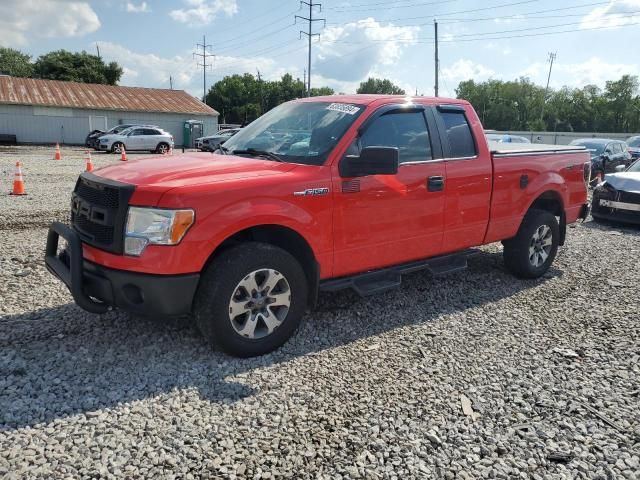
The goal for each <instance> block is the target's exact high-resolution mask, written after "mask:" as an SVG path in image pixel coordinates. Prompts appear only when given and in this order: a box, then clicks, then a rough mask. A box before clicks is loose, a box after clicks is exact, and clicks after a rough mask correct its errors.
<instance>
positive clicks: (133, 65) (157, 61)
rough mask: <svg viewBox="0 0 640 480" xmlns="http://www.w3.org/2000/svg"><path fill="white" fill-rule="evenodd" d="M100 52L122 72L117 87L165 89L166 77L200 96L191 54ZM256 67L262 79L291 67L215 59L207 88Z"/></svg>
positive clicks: (103, 45)
mask: <svg viewBox="0 0 640 480" xmlns="http://www.w3.org/2000/svg"><path fill="white" fill-rule="evenodd" d="M99 45H100V53H101V54H102V56H103V57H104V59H105V60H106V61H117V62H118V63H119V64H120V65H121V66H122V67H123V69H124V73H123V76H122V78H121V80H120V84H121V85H128V86H138V87H151V88H169V77H170V76H171V77H172V79H173V88H175V89H179V90H186V91H188V92H189V93H191V94H192V95H194V96H196V97H201V96H202V68H199V67H198V66H197V65H196V62H195V61H194V60H193V55H192V53H191V51H185V52H183V53H182V54H179V55H175V56H173V57H162V56H160V55H155V54H150V53H138V52H134V51H132V50H130V49H128V48H126V47H124V46H122V45H119V44H116V43H111V42H99ZM256 68H258V69H260V73H262V74H263V75H264V78H265V79H274V78H279V77H280V76H281V75H283V74H284V73H286V71H290V72H291V71H292V70H293V69H292V68H285V66H282V65H278V64H277V63H276V62H275V61H274V60H272V59H269V58H242V57H225V56H218V57H216V61H215V63H214V66H213V71H207V88H209V87H210V86H211V85H212V84H213V83H214V82H215V81H217V80H219V79H220V77H221V76H224V75H230V74H232V73H243V72H251V73H253V74H255V71H256Z"/></svg>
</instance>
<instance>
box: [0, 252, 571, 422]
mask: <svg viewBox="0 0 640 480" xmlns="http://www.w3.org/2000/svg"><path fill="white" fill-rule="evenodd" d="M560 275H562V272H561V271H558V270H555V269H552V270H550V271H549V272H548V273H547V275H546V276H545V277H546V278H542V279H539V280H535V281H534V280H532V281H521V280H515V279H514V278H513V277H512V276H510V275H509V274H508V273H507V272H506V271H505V270H504V266H503V263H502V256H501V255H500V254H498V253H488V252H481V253H480V255H478V256H477V257H475V258H473V259H471V260H470V263H469V269H468V270H467V271H464V272H460V273H456V274H452V275H449V276H444V277H435V278H432V277H431V276H430V275H429V274H428V273H425V272H422V273H415V274H412V275H408V276H406V277H405V278H404V280H403V286H402V288H401V289H400V290H399V291H393V292H389V293H386V294H383V295H380V296H378V297H374V298H371V297H369V298H366V299H361V298H359V297H357V296H356V295H355V294H353V293H351V292H339V293H334V294H323V295H321V298H320V302H319V305H318V308H317V310H316V311H314V312H312V313H310V314H308V315H307V317H306V318H305V321H304V323H303V326H302V327H301V329H300V330H299V331H298V332H297V334H296V335H295V336H294V338H292V339H291V340H290V341H289V342H288V343H287V344H286V345H285V346H283V347H282V348H281V349H279V350H278V351H276V352H273V353H271V354H269V355H265V356H262V357H258V358H252V359H234V358H230V357H227V356H225V355H223V354H221V353H219V352H212V351H211V349H210V348H209V347H208V346H207V345H206V344H205V342H204V340H203V339H202V337H201V336H200V335H199V334H198V333H197V332H196V330H195V329H194V328H193V327H192V326H191V324H190V323H188V322H186V321H156V320H150V319H139V318H130V317H129V316H128V315H126V314H122V313H119V312H111V313H108V314H105V315H103V316H101V317H98V316H94V315H90V314H87V313H85V312H83V311H81V310H80V309H79V308H77V307H76V306H75V305H72V304H66V305H61V306H58V307H55V308H48V309H42V310H38V311H34V312H26V313H23V314H18V315H9V316H4V317H3V318H0V431H3V430H4V431H7V430H13V429H17V428H22V427H26V426H33V425H36V424H41V423H48V422H51V421H53V420H55V419H59V418H64V417H68V416H72V415H80V414H87V415H89V416H90V415H93V414H97V413H96V412H98V411H100V410H103V409H112V408H116V407H118V406H120V405H122V404H125V403H128V402H134V401H136V400H143V399H146V398H152V397H162V396H168V395H170V394H171V392H174V391H176V390H181V389H197V392H198V394H199V396H200V397H201V398H202V399H205V400H207V401H209V402H212V403H219V404H222V403H230V402H235V401H239V400H242V399H243V398H246V397H248V396H251V395H253V394H254V393H255V389H254V388H253V387H252V386H249V385H246V384H244V383H243V382H244V381H243V380H242V379H241V378H233V377H235V376H236V375H239V374H242V373H246V372H254V371H257V370H260V369H262V368H264V367H268V366H270V365H277V364H281V363H285V362H288V361H291V360H293V359H295V358H298V357H302V356H305V355H309V354H314V353H318V352H321V351H323V350H325V349H331V348H334V347H337V346H340V345H345V344H349V343H351V342H354V341H357V340H359V339H362V338H366V337H371V336H376V335H379V334H381V333H384V332H387V331H389V330H393V329H396V328H400V327H405V326H412V325H414V326H415V325H419V324H424V323H432V324H433V325H434V327H437V323H438V320H437V317H438V316H440V315H444V314H450V313H455V312H464V311H465V310H466V309H469V308H474V307H478V306H481V305H484V304H486V303H489V302H495V301H498V300H500V299H502V298H505V297H509V296H512V295H514V294H517V293H518V292H520V291H522V290H526V289H528V288H531V287H534V286H537V285H540V284H542V283H544V282H546V281H547V280H548V279H549V278H553V277H556V276H560ZM25 300H26V301H27V302H28V299H25ZM247 383H249V382H247Z"/></svg>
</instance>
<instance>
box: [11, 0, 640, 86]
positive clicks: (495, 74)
mask: <svg viewBox="0 0 640 480" xmlns="http://www.w3.org/2000/svg"><path fill="white" fill-rule="evenodd" d="M296 15H299V16H302V17H308V16H309V7H308V6H306V5H303V4H301V3H300V2H299V1H298V0H277V1H276V0H172V1H168V0H144V1H143V0H96V1H78V0H2V1H0V45H1V46H5V47H12V48H17V49H20V50H22V51H24V52H27V53H29V54H31V55H32V56H33V57H34V58H35V57H37V56H38V55H40V54H42V53H46V52H48V51H51V50H56V49H61V48H64V49H67V50H73V51H80V50H86V51H88V52H96V48H97V47H99V50H100V54H101V56H102V57H103V58H104V60H106V61H116V62H118V63H119V64H120V65H121V66H123V68H124V75H123V76H122V78H121V81H120V84H121V85H129V86H141V87H154V88H169V87H170V78H171V81H172V83H173V88H176V89H183V90H186V91H188V92H190V93H191V94H193V95H195V96H198V97H201V96H202V92H203V68H202V67H199V66H198V65H197V63H198V62H200V63H201V61H202V57H194V53H196V52H198V53H202V52H203V50H202V48H201V47H198V46H197V44H198V43H200V44H202V43H203V36H205V37H206V43H207V44H209V45H211V46H210V47H209V48H207V54H214V55H215V57H213V56H212V57H207V62H208V63H211V64H212V65H211V67H210V68H208V69H207V71H206V87H207V89H208V88H209V87H210V86H211V85H212V84H213V83H214V82H216V81H218V80H220V79H222V78H223V77H224V76H225V75H230V74H233V73H244V72H249V73H252V74H254V75H255V74H256V73H257V71H260V74H261V76H262V78H264V79H268V80H272V79H276V78H279V77H280V76H282V75H283V74H284V73H287V72H289V73H291V74H292V75H293V76H294V77H299V78H303V74H304V70H305V69H306V68H307V37H306V36H305V35H302V34H300V30H304V31H307V29H308V24H307V22H306V21H305V20H303V19H300V18H297V19H296V18H295V16H296ZM313 17H314V18H317V19H325V21H316V22H313V32H314V34H315V33H318V34H319V37H318V36H314V37H313V39H312V40H313V41H312V65H311V71H312V75H311V83H312V87H314V86H315V87H320V86H329V87H332V88H334V89H335V90H336V92H340V93H354V92H355V90H356V88H357V86H358V84H359V82H361V81H363V80H365V79H366V78H367V77H370V76H375V77H383V78H389V79H390V80H392V81H393V82H394V83H396V84H397V85H399V86H401V87H402V88H404V89H405V90H406V91H407V93H412V94H413V93H415V92H418V93H419V94H422V95H433V93H434V76H435V65H434V47H435V42H434V20H437V21H438V30H439V53H440V68H439V70H440V95H441V96H451V97H454V96H455V88H456V86H457V85H458V83H459V82H460V81H463V80H468V79H473V80H476V81H483V80H487V79H501V80H513V79H516V78H519V77H528V78H529V79H531V80H532V81H533V82H535V83H537V84H540V85H545V84H546V81H547V74H548V72H549V62H548V58H549V54H550V53H551V52H554V53H556V59H555V62H554V65H553V70H552V73H551V81H550V85H551V87H553V88H560V87H562V86H564V85H566V86H569V87H582V86H584V85H587V84H595V85H598V86H600V87H603V86H604V84H605V82H606V81H607V80H617V79H619V78H620V77H621V76H622V75H623V74H634V75H640V54H639V53H638V52H640V50H639V45H640V0H607V1H596V0H565V1H562V2H558V1H557V0H484V1H471V0H439V1H438V0H423V1H421V0H387V1H383V0H349V1H345V0H324V1H323V2H322V5H321V6H315V7H314V8H313Z"/></svg>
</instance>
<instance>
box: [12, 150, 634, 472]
mask: <svg viewBox="0 0 640 480" xmlns="http://www.w3.org/2000/svg"><path fill="white" fill-rule="evenodd" d="M82 153H83V150H82V149H64V150H63V155H64V160H63V161H61V162H54V161H53V160H51V158H52V155H53V151H52V149H51V148H46V149H45V148H22V147H21V148H8V147H0V175H1V176H0V188H1V189H2V190H3V192H5V191H6V190H7V189H8V185H9V184H10V180H11V179H12V176H11V174H12V173H13V165H14V163H15V161H16V160H17V159H19V160H22V161H23V162H24V173H25V179H26V186H27V191H28V193H29V196H27V197H20V198H16V197H10V196H7V195H5V194H4V193H3V194H2V195H0V237H1V238H2V241H1V243H0V299H1V301H0V477H4V478H9V479H13V478H15V479H18V478H19V479H22V478H115V477H127V478H141V477H144V478H282V477H285V478H287V477H288V478H372V479H375V478H397V479H406V478H445V479H474V478H500V479H512V478H522V479H528V478H533V479H577V478H593V479H595V478H598V479H618V478H625V479H640V473H639V472H640V456H639V455H640V453H639V452H640V397H639V395H640V362H639V360H640V340H639V339H640V318H639V317H640V313H639V312H640V297H639V295H638V285H640V260H639V258H640V230H639V229H627V228H621V227H619V226H599V225H596V224H594V223H590V222H589V223H586V224H583V225H578V226H577V227H576V228H572V229H571V230H570V231H569V236H568V242H567V245H566V246H565V247H564V248H562V249H561V251H560V253H559V255H558V258H557V260H556V262H555V264H554V268H552V270H551V271H550V272H549V273H548V274H547V276H546V277H545V278H543V279H541V280H537V281H520V280H515V279H514V278H513V277H511V276H510V275H509V274H507V273H506V272H505V270H504V267H503V263H502V257H501V254H500V247H499V245H491V246H489V247H485V248H483V249H482V252H481V254H480V255H479V256H477V257H475V258H474V259H472V260H471V261H470V266H469V267H470V268H469V269H468V270H467V271H465V272H461V273H457V274H452V275H449V276H445V277H439V278H431V277H430V276H429V275H428V274H426V273H418V274H414V275H411V276H407V277H405V279H404V282H403V287H402V289H401V290H399V291H396V292H391V293H388V294H385V295H383V296H381V297H378V298H373V299H372V298H369V299H366V300H363V299H360V298H358V297H356V296H355V295H353V294H352V293H350V292H344V293H339V294H331V295H322V296H321V298H320V305H319V308H318V310H317V311H316V312H314V313H311V314H309V315H307V317H306V320H305V322H304V324H303V327H302V328H301V329H300V330H299V331H298V333H297V334H296V335H295V337H294V338H293V339H292V340H291V341H290V342H289V343H288V344H287V345H286V346H285V347H283V348H282V349H280V350H279V351H277V352H275V353H273V354H270V355H266V356H264V357H261V358H255V359H248V360H237V359H232V358H229V357H225V356H223V355H222V354H220V353H217V352H211V351H210V350H209V349H208V347H207V346H206V345H205V344H204V341H203V340H202V339H201V337H200V336H199V335H198V334H197V333H196V332H195V331H194V329H193V328H192V327H191V326H190V325H189V323H188V322H186V321H171V322H169V321H158V320H151V319H139V318H131V317H129V316H128V315H125V314H122V313H118V312H112V313H109V314H106V315H103V316H94V315H90V314H87V313H84V312H83V311H81V310H80V309H79V308H77V307H76V306H75V305H73V304H72V301H71V296H70V295H69V293H68V292H67V291H66V290H65V289H64V288H63V286H62V284H61V283H60V282H57V281H55V280H54V279H53V277H52V276H51V275H50V274H48V273H47V272H46V270H45V268H44V266H43V261H42V255H43V250H44V243H45V238H46V225H47V224H48V223H49V221H50V220H52V219H54V218H59V219H64V218H66V216H67V209H68V203H69V194H70V192H71V190H72V188H73V185H74V182H75V177H76V175H77V174H78V173H79V172H80V171H82V169H83V163H82ZM133 156H135V155H132V157H133ZM140 157H142V156H140ZM94 161H95V163H96V166H102V165H105V164H107V163H111V162H114V161H117V160H116V158H115V157H114V156H111V155H103V154H96V155H94ZM148 161H152V160H148ZM467 400H468V403H467ZM463 407H464V408H463Z"/></svg>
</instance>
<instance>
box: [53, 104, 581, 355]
mask: <svg viewBox="0 0 640 480" xmlns="http://www.w3.org/2000/svg"><path fill="white" fill-rule="evenodd" d="M498 146H499V147H498ZM589 175H590V159H589V154H588V152H587V151H586V150H584V149H583V148H581V147H557V146H543V145H513V146H510V145H506V144H496V149H493V150H492V149H491V148H490V146H489V145H488V144H487V142H486V140H485V136H484V133H483V129H482V125H481V124H480V121H479V120H478V116H477V115H476V113H475V112H474V110H473V108H472V107H471V106H470V105H469V103H467V102H465V101H462V100H454V99H443V98H426V97H413V98H412V97H402V96H387V95H385V96H378V95H349V96H344V95H341V96H330V97H315V98H308V99H302V100H296V101H293V102H288V103H285V104H283V105H280V106H279V107H277V108H275V109H273V110H271V111H270V112H268V113H266V114H265V115H263V116H262V117H260V118H259V119H257V120H256V121H254V122H253V123H251V124H250V125H249V126H247V127H246V128H244V129H243V130H242V131H241V132H239V133H238V134H237V135H235V136H234V137H232V138H231V139H229V140H228V141H227V142H226V143H225V144H224V146H219V147H218V149H217V150H216V151H215V152H214V153H213V154H210V153H200V152H198V153H187V154H183V155H176V156H161V157H157V158H153V159H146V160H140V161H134V162H127V163H119V164H118V165H113V166H109V167H106V168H103V169H100V170H97V171H95V172H93V173H83V174H82V175H81V176H80V178H79V179H78V182H77V184H76V187H75V191H74V193H73V196H72V201H71V226H70V227H68V226H66V225H63V224H61V223H54V224H52V226H51V228H50V230H49V236H48V241H47V250H46V257H45V260H46V264H47V266H48V268H49V270H50V271H51V272H52V273H54V274H55V275H57V276H58V277H59V278H60V279H61V280H62V281H63V282H64V283H65V284H66V285H67V286H68V287H69V289H70V291H71V293H72V295H73V298H74V300H75V302H76V303H77V304H78V305H79V306H80V307H82V308H84V309H85V310H87V311H89V312H94V313H102V312H105V311H107V310H109V309H111V308H113V307H117V308H120V309H123V310H125V311H129V312H133V313H136V314H142V315H152V316H154V315H155V316H159V315H185V314H189V315H192V316H193V318H194V320H195V322H196V324H197V326H198V328H199V329H200V330H201V331H202V333H203V335H204V336H205V337H206V339H207V340H208V341H210V342H211V343H212V344H214V345H215V346H217V347H219V348H221V349H222V350H223V351H225V352H227V353H229V354H232V355H236V356H253V355H260V354H263V353H266V352H269V351H271V350H273V349H275V348H277V347H278V346H280V345H282V344H283V343H284V342H285V341H286V340H287V339H288V338H289V337H290V336H291V335H292V334H293V332H294V331H295V329H296V328H297V327H298V325H299V323H300V321H301V318H302V316H303V315H304V313H305V311H306V310H307V308H309V307H313V306H314V305H315V302H316V298H317V295H318V292H319V291H321V290H324V291H333V290H337V289H341V288H352V289H354V290H355V291H357V292H358V293H359V294H361V295H372V294H377V293H380V292H382V291H385V290H387V289H390V288H393V287H397V286H399V285H400V278H401V275H402V274H403V273H407V272H413V271H416V270H419V269H429V270H431V271H432V272H433V273H443V272H447V271H452V270H458V269H461V268H464V267H465V266H466V263H467V257H468V256H469V255H470V254H471V253H473V250H470V248H471V247H474V246H478V245H483V244H487V243H491V242H498V241H502V243H503V245H504V261H505V265H506V266H507V268H508V269H509V270H510V271H511V272H513V274H515V275H516V276H517V277H521V278H535V277H539V276H541V275H542V274H544V273H545V272H546V270H547V269H548V268H549V266H550V265H551V263H552V262H553V259H554V257H555V255H556V251H557V249H558V246H559V245H563V243H564V241H565V235H566V227H567V224H569V223H572V222H575V221H576V220H577V219H578V218H583V219H584V218H585V217H586V216H587V215H588V210H589V205H588V202H587V182H588V180H589ZM60 236H61V237H63V238H64V239H65V240H66V247H65V248H64V249H62V250H60V249H59V248H58V241H59V237H60ZM59 250H60V251H59Z"/></svg>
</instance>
